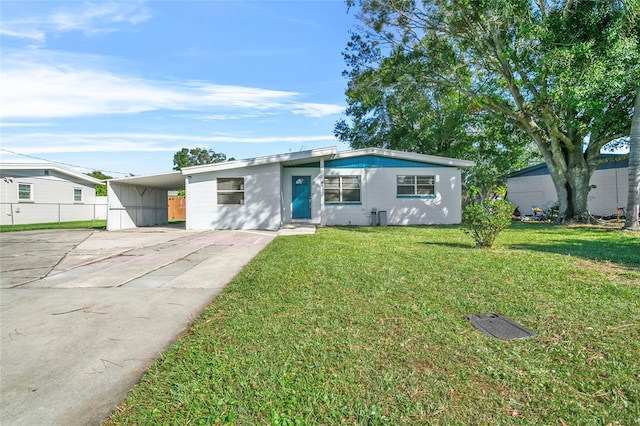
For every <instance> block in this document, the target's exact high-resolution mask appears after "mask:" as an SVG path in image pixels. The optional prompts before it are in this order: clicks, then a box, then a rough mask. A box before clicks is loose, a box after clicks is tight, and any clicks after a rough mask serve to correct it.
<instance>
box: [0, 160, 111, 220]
mask: <svg viewBox="0 0 640 426" xmlns="http://www.w3.org/2000/svg"><path fill="white" fill-rule="evenodd" d="M100 183H102V182H101V181H100V180H98V179H94V178H92V177H90V176H87V175H84V174H82V173H77V172H74V171H72V170H67V169H64V168H62V167H59V166H56V165H53V164H47V163H27V164H25V163H13V164H12V163H3V164H0V225H23V224H29V223H48V222H70V221H76V220H93V219H97V218H100V217H102V218H106V217H105V216H106V215H105V213H106V212H105V210H106V206H105V203H104V202H103V203H100V202H99V201H97V200H96V191H95V187H96V185H98V184H100ZM100 198H102V197H100Z"/></svg>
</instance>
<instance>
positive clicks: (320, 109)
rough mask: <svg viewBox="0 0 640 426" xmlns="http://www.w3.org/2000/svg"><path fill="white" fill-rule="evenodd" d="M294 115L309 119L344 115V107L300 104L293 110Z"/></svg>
mask: <svg viewBox="0 0 640 426" xmlns="http://www.w3.org/2000/svg"><path fill="white" fill-rule="evenodd" d="M291 112H292V113H294V114H300V115H306V116H307V117H324V116H327V115H333V114H342V113H343V112H344V107H342V106H340V105H330V104H316V103H299V104H296V105H295V108H293V109H292V110H291Z"/></svg>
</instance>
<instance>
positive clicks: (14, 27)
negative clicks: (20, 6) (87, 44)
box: [0, 1, 150, 41]
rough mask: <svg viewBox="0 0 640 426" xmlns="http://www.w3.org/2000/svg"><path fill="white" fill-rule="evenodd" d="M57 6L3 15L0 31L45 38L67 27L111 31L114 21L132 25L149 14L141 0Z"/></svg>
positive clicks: (95, 31) (83, 30)
mask: <svg viewBox="0 0 640 426" xmlns="http://www.w3.org/2000/svg"><path fill="white" fill-rule="evenodd" d="M56 7H57V8H56V9H55V10H51V11H50V12H49V13H47V14H44V15H32V16H28V17H9V18H8V17H7V16H5V17H4V19H3V20H2V22H0V34H2V35H4V36H9V37H15V38H26V39H29V40H36V41H45V40H46V37H47V35H49V34H52V35H55V34H60V33H63V32H68V31H81V32H83V33H84V34H87V35H91V34H96V33H102V32H112V31H116V30H117V28H116V25H117V24H122V23H129V24H134V25H135V24H139V23H140V22H143V21H145V20H147V19H149V17H150V14H149V12H148V10H147V9H146V8H145V7H144V6H143V5H142V3H140V2H129V1H128V2H104V3H80V2H71V3H69V4H68V6H66V7H60V6H59V5H56ZM5 15H6V13H5Z"/></svg>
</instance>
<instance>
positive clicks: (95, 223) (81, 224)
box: [0, 220, 107, 232]
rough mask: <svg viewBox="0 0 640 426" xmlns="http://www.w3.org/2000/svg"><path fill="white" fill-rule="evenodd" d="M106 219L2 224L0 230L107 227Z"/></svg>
mask: <svg viewBox="0 0 640 426" xmlns="http://www.w3.org/2000/svg"><path fill="white" fill-rule="evenodd" d="M106 226H107V221H106V220H82V221H76V222H52V223H30V224H27V225H0V232H13V231H34V230H38V229H79V228H87V229H105V228H106Z"/></svg>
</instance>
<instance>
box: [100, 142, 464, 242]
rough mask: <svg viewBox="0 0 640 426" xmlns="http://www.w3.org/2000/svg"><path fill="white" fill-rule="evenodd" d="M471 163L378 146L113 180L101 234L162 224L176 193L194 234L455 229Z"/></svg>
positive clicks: (231, 162)
mask: <svg viewBox="0 0 640 426" xmlns="http://www.w3.org/2000/svg"><path fill="white" fill-rule="evenodd" d="M473 165H474V163H472V162H470V161H463V160H456V159H451V158H445V157H436V156H430V155H422V154H415V153H409V152H400V151H391V150H386V149H378V148H369V149H362V150H356V151H343V152H337V150H336V149H335V148H324V149H317V150H311V151H301V152H294V153H288V154H281V155H273V156H267V157H259V158H251V159H246V160H239V161H228V162H223V163H215V164H208V165H203V166H196V167H188V168H184V169H182V170H181V171H179V172H171V173H165V174H159V175H152V176H135V177H128V178H122V179H113V180H110V181H108V197H109V202H108V204H109V206H108V218H107V229H108V230H116V229H124V228H131V227H136V226H152V225H159V224H163V223H166V222H167V192H168V190H172V189H185V190H186V212H187V213H186V228H187V229H190V230H204V229H266V230H276V229H279V228H280V227H281V226H282V225H285V224H289V223H302V224H316V225H369V224H371V223H372V216H375V217H376V219H377V218H380V219H381V220H382V221H383V223H385V222H386V223H387V224H389V225H417V224H454V223H460V221H461V172H460V169H462V168H467V167H472V166H473ZM372 212H375V213H377V214H374V215H372Z"/></svg>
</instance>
